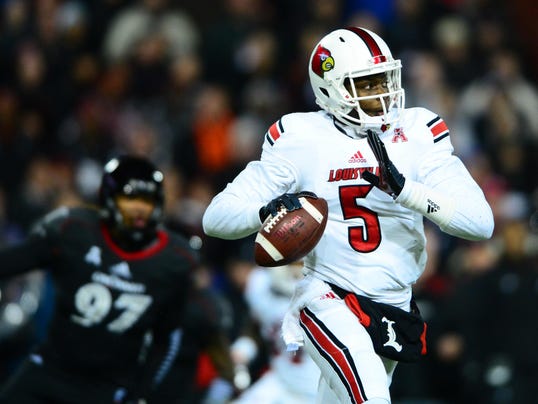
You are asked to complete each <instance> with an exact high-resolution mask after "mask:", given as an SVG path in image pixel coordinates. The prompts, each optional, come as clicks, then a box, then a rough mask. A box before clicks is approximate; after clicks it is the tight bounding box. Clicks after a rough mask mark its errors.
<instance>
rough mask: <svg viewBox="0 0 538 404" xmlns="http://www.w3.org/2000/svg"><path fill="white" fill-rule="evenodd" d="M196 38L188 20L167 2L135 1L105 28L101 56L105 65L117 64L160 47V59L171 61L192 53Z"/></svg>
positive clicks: (158, 0)
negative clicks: (152, 48) (139, 53)
mask: <svg viewBox="0 0 538 404" xmlns="http://www.w3.org/2000/svg"><path fill="white" fill-rule="evenodd" d="M199 37H200V33H199V32H198V27H197V26H196V24H195V22H194V21H193V20H192V18H191V16H190V15H188V14H187V13H185V12H183V11H182V10H181V9H179V8H177V7H175V6H174V5H173V3H172V2H171V1H169V0H137V1H136V2H134V4H132V5H129V6H127V7H125V8H123V9H121V10H120V11H119V12H118V13H117V15H116V16H115V18H114V19H113V20H112V21H111V22H110V25H109V26H108V27H107V33H106V35H105V38H104V40H103V44H104V55H105V58H106V60H107V61H108V62H109V63H117V62H121V61H125V60H128V59H130V58H132V57H133V56H134V55H136V53H137V51H140V50H141V47H142V48H143V47H157V48H161V47H162V48H163V49H162V52H164V56H165V57H166V58H168V59H174V58H176V57H178V56H186V55H189V54H191V53H193V52H195V51H196V48H197V47H198V45H199V43H198V42H199V40H200V38H199ZM144 42H145V44H144Z"/></svg>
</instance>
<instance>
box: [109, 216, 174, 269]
mask: <svg viewBox="0 0 538 404" xmlns="http://www.w3.org/2000/svg"><path fill="white" fill-rule="evenodd" d="M101 232H102V233H103V237H104V239H105V242H106V244H107V245H108V246H109V247H110V249H111V250H112V251H114V252H115V253H116V254H117V255H118V256H119V257H120V258H121V259H123V260H126V261H133V260H141V259H144V258H149V257H151V256H153V255H155V254H158V253H159V252H161V251H162V250H163V249H164V248H165V247H166V246H167V245H168V241H169V237H168V234H167V233H165V232H164V231H162V230H158V231H157V242H156V243H155V244H154V245H152V246H151V247H150V248H147V249H145V250H141V251H135V252H130V251H125V250H122V249H121V248H120V247H119V246H118V245H117V244H116V243H114V240H112V237H111V236H110V232H109V230H108V228H107V227H106V226H105V225H104V224H102V225H101Z"/></svg>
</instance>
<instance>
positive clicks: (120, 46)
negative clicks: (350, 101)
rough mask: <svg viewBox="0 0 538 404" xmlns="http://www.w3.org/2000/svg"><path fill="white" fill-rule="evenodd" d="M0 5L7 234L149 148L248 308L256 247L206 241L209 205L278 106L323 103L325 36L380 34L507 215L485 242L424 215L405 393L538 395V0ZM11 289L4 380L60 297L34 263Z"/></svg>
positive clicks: (414, 96)
mask: <svg viewBox="0 0 538 404" xmlns="http://www.w3.org/2000/svg"><path fill="white" fill-rule="evenodd" d="M0 11H1V20H0V243H1V244H3V245H9V244H12V243H16V242H17V241H18V240H21V238H22V237H24V235H25V233H26V232H27V230H28V229H29V227H30V226H31V224H32V223H33V221H34V220H35V219H37V218H38V217H39V216H40V215H42V214H43V213H45V212H47V211H49V210H50V209H52V208H54V207H56V206H59V205H61V204H69V205H72V204H77V203H80V202H81V201H94V197H95V191H96V188H97V186H98V183H99V179H100V173H101V171H100V170H101V167H102V164H103V163H104V162H105V161H106V160H108V158H110V157H111V156H113V155H115V154H119V153H134V154H140V155H144V156H147V157H149V158H151V159H152V160H153V161H155V162H157V163H158V164H159V165H160V166H161V167H162V168H163V169H164V170H165V172H166V176H167V180H166V184H167V204H166V213H167V218H168V219H167V220H168V223H169V224H170V226H172V227H174V228H175V229H177V230H178V231H181V232H184V233H185V234H187V235H189V236H192V242H193V243H195V244H196V245H198V246H199V247H200V248H201V249H202V251H203V253H204V256H205V258H206V265H207V271H208V275H209V277H210V279H211V282H212V285H213V287H215V288H216V289H218V290H220V291H221V292H222V293H223V294H224V295H226V296H227V297H228V299H229V301H230V302H231V303H232V307H233V308H234V310H235V311H236V318H237V319H240V318H243V317H244V316H247V315H248V314H246V307H245V305H244V302H243V301H242V298H241V285H242V284H244V276H245V273H244V270H243V268H244V266H245V265H244V264H245V263H246V264H247V267H248V265H251V261H252V257H251V254H252V251H251V249H252V244H251V243H252V240H250V239H247V240H242V241H240V242H225V241H217V240H210V239H206V238H205V237H204V236H203V234H202V231H201V216H202V214H203V211H204V208H205V206H206V205H207V203H208V202H209V200H210V199H211V197H212V196H213V195H214V194H215V193H216V192H217V191H218V190H220V189H221V188H222V187H223V186H224V185H225V184H226V182H227V181H229V180H231V179H232V178H233V176H234V175H235V174H236V173H237V172H238V171H239V170H240V169H241V168H242V167H243V166H244V165H245V164H246V162H247V161H249V160H250V159H254V158H257V157H258V155H259V146H260V144H261V141H262V139H263V135H264V133H265V131H266V130H267V128H268V127H269V126H270V125H271V124H272V123H273V122H274V121H275V120H276V119H278V118H279V116H280V115H281V114H284V113H287V112H291V111H306V110H311V109H314V108H316V106H315V104H314V100H313V96H312V94H311V90H310V87H309V83H308V71H307V60H308V57H309V54H310V51H311V49H312V47H313V45H314V43H315V42H316V41H317V40H318V39H319V38H320V37H321V36H322V35H324V34H325V33H326V32H328V31H330V30H331V29H334V28H336V27H341V26H347V25H359V26H363V27H366V28H369V29H372V30H373V31H375V32H377V33H379V34H380V35H381V36H382V37H384V38H385V39H386V41H387V43H388V44H389V46H390V47H391V49H392V51H393V54H394V55H396V56H397V57H399V58H401V59H402V62H403V65H404V68H403V85H404V88H405V89H406V98H407V99H406V103H407V106H425V107H427V108H430V109H432V110H434V111H436V112H438V113H439V114H440V115H441V116H442V117H443V118H444V119H445V121H446V122H447V123H448V125H449V128H451V139H452V142H453V144H454V146H455V148H456V152H457V153H458V154H459V155H460V156H461V158H462V159H463V160H464V161H465V163H466V164H467V166H468V167H469V168H470V170H471V172H472V174H473V176H474V178H475V179H476V180H477V182H478V183H479V184H480V186H481V187H482V189H483V190H484V192H485V194H486V197H487V198H488V200H489V201H490V203H491V205H492V207H493V210H494V214H495V220H496V228H495V233H494V237H493V239H492V240H490V241H487V242H481V243H474V244H470V243H467V242H464V241H461V240H460V241H456V240H454V239H453V238H451V237H449V236H446V235H443V234H441V233H439V232H438V231H437V230H436V229H434V228H430V227H428V233H429V236H430V244H429V255H430V263H429V265H428V268H427V272H426V274H425V276H424V277H423V279H422V280H421V282H420V283H419V284H417V286H416V288H415V293H416V294H417V296H418V297H419V301H420V302H421V305H422V307H423V311H424V312H425V315H426V316H428V319H429V322H430V324H431V326H430V329H431V330H432V341H431V345H430V357H429V359H428V361H427V362H426V364H421V365H418V366H415V365H401V366H400V368H399V369H398V371H397V376H396V378H395V380H396V381H395V384H394V386H393V393H394V398H395V401H397V402H401V403H403V402H434V401H436V402H447V403H448V402H466V401H467V402H491V403H494V402H499V403H508V402H515V401H514V400H515V397H526V398H529V401H527V402H531V400H535V399H536V397H538V392H537V389H538V387H537V386H536V383H535V381H536V380H538V353H537V350H536V347H535V342H536V341H537V340H538V327H537V326H536V318H538V317H537V316H538V312H537V310H538V309H537V307H538V261H537V260H538V258H537V254H538V253H537V251H538V241H537V237H538V213H537V209H538V181H536V173H537V172H538V161H537V160H538V159H537V156H538V113H537V112H538V92H537V87H536V81H537V79H538V47H537V46H536V41H537V39H538V35H537V34H538V32H537V30H538V28H537V24H536V23H535V17H536V15H538V5H537V4H536V3H535V2H534V1H532V0H514V1H502V0H371V1H368V0H363V1H361V0H355V1H353V0H347V1H346V0H334V1H323V0H290V1H286V0H275V1H270V0H218V1H217V0H198V1H174V0H143V1H142V0H141V1H126V0H96V1H74V0H65V1H61V0H39V1H29V0H2V1H0ZM0 265H1V264H0ZM0 286H1V289H0V290H1V294H0V358H1V360H0V380H4V379H5V378H6V377H7V376H8V375H9V374H11V372H13V370H14V368H15V367H16V365H17V363H18V360H19V359H20V357H21V356H22V355H24V353H25V352H27V350H28V349H29V347H30V346H31V345H32V344H33V343H35V342H36V341H38V340H39V339H40V338H42V335H43V332H44V330H45V329H46V319H47V314H48V313H49V312H50V296H51V293H53V291H52V290H51V288H50V285H49V283H48V279H47V278H46V277H44V276H43V274H42V273H40V272H36V273H33V274H31V275H30V276H27V277H23V278H18V279H14V280H10V281H2V282H1V283H0ZM504 314H506V315H504ZM240 323H241V321H240V320H238V321H237V327H236V328H235V329H234V331H233V332H235V333H239V329H240ZM232 336H233V335H232Z"/></svg>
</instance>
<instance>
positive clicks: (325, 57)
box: [312, 45, 334, 78]
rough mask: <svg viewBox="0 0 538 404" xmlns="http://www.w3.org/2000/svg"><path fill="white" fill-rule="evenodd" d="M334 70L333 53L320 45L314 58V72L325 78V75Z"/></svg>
mask: <svg viewBox="0 0 538 404" xmlns="http://www.w3.org/2000/svg"><path fill="white" fill-rule="evenodd" d="M332 69H334V59H333V57H332V56H331V51H329V50H328V49H326V48H324V47H323V46H321V45H319V46H318V48H317V49H316V53H315V54H314V57H313V58H312V71H313V72H314V73H316V74H317V75H318V76H319V77H321V78H323V75H324V74H325V73H326V72H328V71H330V70H332Z"/></svg>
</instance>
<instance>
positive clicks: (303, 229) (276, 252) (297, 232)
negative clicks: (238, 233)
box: [254, 196, 329, 267]
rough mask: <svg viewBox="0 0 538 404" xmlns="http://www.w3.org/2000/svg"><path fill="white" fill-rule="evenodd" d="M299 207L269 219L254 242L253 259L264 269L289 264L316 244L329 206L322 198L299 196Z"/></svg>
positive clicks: (281, 210) (280, 212)
mask: <svg viewBox="0 0 538 404" xmlns="http://www.w3.org/2000/svg"><path fill="white" fill-rule="evenodd" d="M299 201H300V202H301V205H302V207H301V208H300V209H296V210H293V211H288V210H286V208H284V207H282V208H281V209H280V210H279V211H278V212H277V215H276V216H271V215H270V216H268V217H267V219H265V221H264V222H263V224H262V227H261V229H260V230H259V231H258V234H257V235H256V239H255V241H254V259H255V261H256V263H257V264H258V265H260V266H263V267H276V266H281V265H287V264H291V263H292V262H295V261H298V260H300V259H301V258H303V257H304V256H305V255H307V254H308V253H309V252H310V251H311V250H312V249H313V248H314V247H315V246H316V244H317V243H318V242H319V240H320V238H321V236H322V234H323V232H324V231H325V226H326V225H327V215H328V210H329V208H328V205H327V201H326V200H325V199H323V198H314V197H310V196H301V197H300V198H299Z"/></svg>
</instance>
